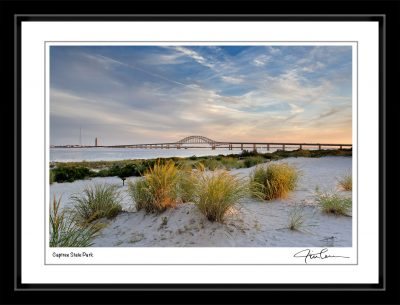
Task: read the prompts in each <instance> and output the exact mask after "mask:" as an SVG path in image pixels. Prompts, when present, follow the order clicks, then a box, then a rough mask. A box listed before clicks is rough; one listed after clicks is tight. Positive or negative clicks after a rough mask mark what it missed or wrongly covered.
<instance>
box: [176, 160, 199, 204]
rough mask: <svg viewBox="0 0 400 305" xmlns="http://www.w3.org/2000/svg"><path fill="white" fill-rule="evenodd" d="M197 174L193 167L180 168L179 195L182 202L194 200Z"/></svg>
mask: <svg viewBox="0 0 400 305" xmlns="http://www.w3.org/2000/svg"><path fill="white" fill-rule="evenodd" d="M196 182H197V175H196V172H195V171H193V170H192V168H181V169H180V170H179V181H178V184H177V187H178V197H179V198H180V200H181V201H182V202H192V201H193V200H194V194H195V190H196Z"/></svg>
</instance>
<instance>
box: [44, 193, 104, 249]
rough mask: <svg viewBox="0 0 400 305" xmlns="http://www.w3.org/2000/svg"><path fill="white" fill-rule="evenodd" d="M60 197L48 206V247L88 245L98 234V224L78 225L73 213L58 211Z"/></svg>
mask: <svg viewBox="0 0 400 305" xmlns="http://www.w3.org/2000/svg"><path fill="white" fill-rule="evenodd" d="M60 202H61V198H59V199H58V200H56V198H55V196H54V199H53V204H52V206H51V207H50V217H49V224H50V247H90V246H92V245H93V243H92V240H93V238H95V237H96V236H97V235H98V232H99V230H100V229H101V227H100V226H98V225H96V224H87V225H86V226H80V225H78V224H77V222H76V219H75V218H74V217H73V215H70V214H68V213H66V212H65V211H62V212H60V211H59V208H60Z"/></svg>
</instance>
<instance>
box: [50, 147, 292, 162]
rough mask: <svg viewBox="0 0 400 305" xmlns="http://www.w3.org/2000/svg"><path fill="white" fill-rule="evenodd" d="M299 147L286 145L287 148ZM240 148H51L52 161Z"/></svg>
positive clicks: (198, 153) (215, 152)
mask: <svg viewBox="0 0 400 305" xmlns="http://www.w3.org/2000/svg"><path fill="white" fill-rule="evenodd" d="M278 148H281V147H271V149H270V150H269V151H267V149H266V148H257V151H258V152H274V151H276V150H277V149H278ZM297 148H298V147H286V149H287V150H291V149H297ZM240 153H241V149H240V148H233V150H229V149H223V148H220V149H218V148H217V149H216V150H212V149H211V148H192V149H190V148H188V149H184V148H181V149H134V148H103V147H92V148H50V162H54V161H57V162H75V161H115V160H127V159H153V158H168V157H191V156H197V157H200V156H216V155H219V154H222V155H229V154H240Z"/></svg>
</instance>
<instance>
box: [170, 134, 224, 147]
mask: <svg viewBox="0 0 400 305" xmlns="http://www.w3.org/2000/svg"><path fill="white" fill-rule="evenodd" d="M176 143H177V144H210V145H213V144H216V143H218V142H217V141H215V140H212V139H209V138H207V137H203V136H189V137H186V138H183V139H181V140H179V141H178V142H176Z"/></svg>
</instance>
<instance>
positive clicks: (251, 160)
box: [244, 156, 265, 168]
mask: <svg viewBox="0 0 400 305" xmlns="http://www.w3.org/2000/svg"><path fill="white" fill-rule="evenodd" d="M263 162H265V159H264V158H263V157H261V156H255V157H248V158H246V159H245V160H244V166H245V167H247V168H249V167H252V166H255V165H257V164H260V163H263Z"/></svg>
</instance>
